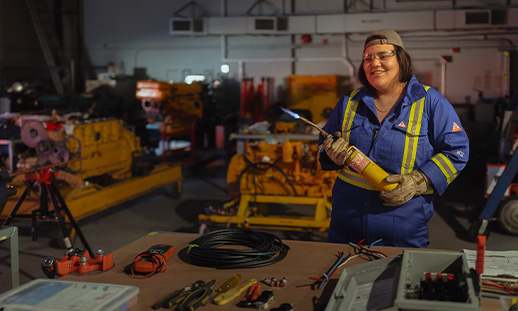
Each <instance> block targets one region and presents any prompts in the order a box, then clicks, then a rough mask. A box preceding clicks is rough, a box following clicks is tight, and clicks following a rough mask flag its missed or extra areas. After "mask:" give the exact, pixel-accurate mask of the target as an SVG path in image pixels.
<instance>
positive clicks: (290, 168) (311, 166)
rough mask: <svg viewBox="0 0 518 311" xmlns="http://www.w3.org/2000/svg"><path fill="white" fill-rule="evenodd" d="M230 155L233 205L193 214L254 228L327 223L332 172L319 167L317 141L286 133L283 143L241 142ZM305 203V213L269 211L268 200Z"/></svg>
mask: <svg viewBox="0 0 518 311" xmlns="http://www.w3.org/2000/svg"><path fill="white" fill-rule="evenodd" d="M245 149H246V151H245V153H243V154H236V155H234V156H233V157H232V159H231V161H230V163H229V166H228V171H227V185H228V191H229V194H230V195H231V197H232V198H233V199H234V200H235V202H236V203H237V204H238V208H237V211H236V212H235V213H232V214H226V215H221V213H220V215H215V214H213V215H199V216H198V219H199V220H200V221H201V222H202V223H206V222H216V223H226V224H230V223H232V224H237V225H241V226H245V227H255V228H277V229H288V230H317V231H325V230H327V229H328V228H329V221H330V211H331V203H330V197H331V189H332V186H333V184H334V181H335V178H336V176H337V173H336V172H334V171H323V170H322V169H321V168H320V164H319V163H318V159H317V154H318V152H317V146H316V145H315V144H308V143H304V142H302V141H297V142H295V141H290V140H289V139H286V141H285V143H283V144H267V143H266V142H264V141H261V142H259V143H250V144H247V145H246V148H245ZM272 204H274V205H275V204H281V205H282V206H287V205H290V206H300V207H299V208H303V207H302V206H308V205H309V206H311V207H314V212H313V213H306V214H309V215H303V216H300V212H299V213H298V214H299V215H295V216H292V215H288V216H286V215H284V216H281V215H275V214H274V213H269V211H271V208H268V205H272Z"/></svg>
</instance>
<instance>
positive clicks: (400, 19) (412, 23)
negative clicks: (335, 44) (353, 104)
mask: <svg viewBox="0 0 518 311" xmlns="http://www.w3.org/2000/svg"><path fill="white" fill-rule="evenodd" d="M170 27H171V29H170V33H171V34H173V35H193V34H199V35H253V34H258V35H287V34H343V33H365V32H370V31H372V30H375V29H379V28H392V29H395V30H397V31H437V30H470V29H472V30H475V29H477V30H499V29H510V28H518V9H493V10H491V9H466V10H427V11H409V12H384V13H354V14H328V15H301V16H283V17H275V16H247V17H207V18H191V19H188V18H172V19H171V22H170Z"/></svg>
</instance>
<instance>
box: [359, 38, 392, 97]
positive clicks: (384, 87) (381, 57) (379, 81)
mask: <svg viewBox="0 0 518 311" xmlns="http://www.w3.org/2000/svg"><path fill="white" fill-rule="evenodd" d="M363 69H364V70H365V75H366V76H367V80H368V81H369V83H370V84H371V85H372V86H373V87H374V88H375V89H376V90H377V91H378V92H379V93H385V92H386V91H388V90H390V89H391V88H392V87H394V86H396V85H397V84H399V83H400V81H399V62H398V59H397V56H396V54H395V47H394V45H392V44H378V45H373V46H370V47H368V48H367V49H366V50H365V52H364V55H363Z"/></svg>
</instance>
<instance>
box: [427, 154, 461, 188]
mask: <svg viewBox="0 0 518 311" xmlns="http://www.w3.org/2000/svg"><path fill="white" fill-rule="evenodd" d="M432 161H433V162H434V163H435V164H436V165H437V166H438V167H439V169H440V170H441V172H442V173H443V174H444V176H445V177H446V181H447V182H448V185H449V184H450V183H451V182H452V181H453V180H454V179H455V178H456V177H457V173H458V172H457V170H456V169H455V167H454V166H453V163H451V161H450V160H449V159H448V158H447V157H446V156H445V155H444V154H442V153H438V154H435V155H434V156H433V157H432Z"/></svg>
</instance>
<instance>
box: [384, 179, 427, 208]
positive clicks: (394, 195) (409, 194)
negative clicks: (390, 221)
mask: <svg viewBox="0 0 518 311" xmlns="http://www.w3.org/2000/svg"><path fill="white" fill-rule="evenodd" d="M385 181H386V182H387V183H399V185H398V186H397V187H396V188H394V189H392V190H390V191H382V192H381V193H380V199H382V200H383V201H385V203H383V205H386V206H399V205H402V204H403V203H406V202H408V201H409V200H410V199H411V198H413V197H414V196H418V195H421V194H423V193H425V192H426V191H427V190H428V183H427V182H426V179H425V177H424V175H423V173H421V172H420V171H419V170H415V171H412V172H411V173H410V174H404V175H389V176H387V177H386V178H385Z"/></svg>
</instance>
